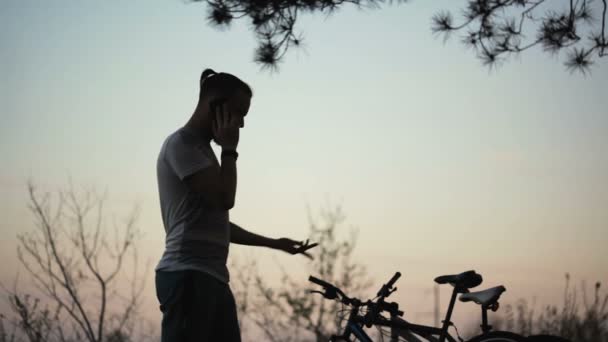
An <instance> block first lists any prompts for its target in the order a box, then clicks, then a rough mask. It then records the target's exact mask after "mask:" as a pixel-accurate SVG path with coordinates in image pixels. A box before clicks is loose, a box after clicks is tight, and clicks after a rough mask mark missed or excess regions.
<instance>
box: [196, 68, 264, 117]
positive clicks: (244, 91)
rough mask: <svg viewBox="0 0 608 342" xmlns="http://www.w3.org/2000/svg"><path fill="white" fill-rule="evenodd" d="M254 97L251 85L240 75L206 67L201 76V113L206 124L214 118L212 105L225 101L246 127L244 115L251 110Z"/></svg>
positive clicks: (227, 107) (231, 111) (229, 110)
mask: <svg viewBox="0 0 608 342" xmlns="http://www.w3.org/2000/svg"><path fill="white" fill-rule="evenodd" d="M252 97H253V92H252V91H251V88H250V87H249V85H247V83H245V82H243V81H242V80H241V79H239V78H238V77H236V76H234V75H232V74H228V73H223V72H220V73H216V72H215V71H213V70H212V69H205V70H204V71H203V73H202V74H201V78H200V93H199V101H198V107H199V108H198V109H199V110H198V111H199V115H201V116H202V117H201V119H202V121H204V122H205V123H206V124H208V123H210V122H211V120H213V117H212V115H213V113H211V110H210V106H211V105H212V104H214V103H217V102H222V101H223V102H224V103H225V106H226V107H225V108H226V110H228V112H230V114H232V115H235V118H236V119H238V120H240V127H244V117H245V115H247V112H249V106H250V104H251V98H252ZM205 126H206V125H205Z"/></svg>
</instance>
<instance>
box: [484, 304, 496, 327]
mask: <svg viewBox="0 0 608 342" xmlns="http://www.w3.org/2000/svg"><path fill="white" fill-rule="evenodd" d="M494 307H498V306H495V304H492V305H489V306H488V305H482V306H481V325H480V327H481V331H483V333H484V334H485V333H489V332H490V331H491V330H492V326H491V325H489V324H488V309H491V310H493V311H495V308H494Z"/></svg>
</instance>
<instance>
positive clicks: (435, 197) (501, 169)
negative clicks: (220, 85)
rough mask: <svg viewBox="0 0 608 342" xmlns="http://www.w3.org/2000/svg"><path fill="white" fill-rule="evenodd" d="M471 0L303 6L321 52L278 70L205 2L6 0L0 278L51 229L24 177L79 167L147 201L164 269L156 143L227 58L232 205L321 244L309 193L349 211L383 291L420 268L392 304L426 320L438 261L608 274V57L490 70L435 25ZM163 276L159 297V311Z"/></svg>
mask: <svg viewBox="0 0 608 342" xmlns="http://www.w3.org/2000/svg"><path fill="white" fill-rule="evenodd" d="M463 3H464V1H458V2H455V1H448V0H442V1H439V0H438V1H411V2H409V3H408V4H405V5H399V6H397V5H393V6H389V5H385V6H383V7H382V9H379V10H365V11H363V10H357V9H356V8H355V7H353V6H347V5H345V6H343V7H344V8H343V9H341V10H340V11H338V12H337V13H335V14H334V15H333V16H331V17H329V18H326V17H325V16H323V15H317V16H311V15H309V14H306V15H301V16H299V17H298V21H299V22H298V23H297V28H298V30H299V31H302V32H303V34H304V37H305V48H303V49H299V50H298V49H292V50H291V51H290V52H288V53H287V55H286V57H285V60H284V62H283V63H282V64H281V65H280V69H279V72H278V73H274V74H271V73H269V72H267V71H262V70H260V66H259V65H257V64H255V63H253V62H252V60H253V52H254V49H255V46H256V41H255V39H254V36H253V33H252V32H251V31H250V30H249V28H248V26H247V23H245V22H241V21H237V22H235V23H234V25H233V26H232V28H231V29H229V30H225V31H220V30H216V29H214V28H212V27H211V26H209V25H208V24H207V23H206V21H205V14H206V7H205V6H204V5H202V4H189V3H186V2H184V1H177V0H174V1H167V0H165V1H160V0H154V1H150V0H145V1H144V0H133V1H127V2H125V1H95V2H93V1H85V2H74V1H64V0H61V1H59V0H57V1H51V2H40V1H29V0H28V1H25V0H18V1H17V0H4V1H2V2H0V74H1V75H2V77H1V79H2V80H1V81H0V113H1V115H2V125H1V126H0V153H1V156H2V160H3V162H2V168H1V169H0V188H1V189H2V196H1V197H0V217H2V218H3V219H2V220H1V221H0V259H1V260H2V264H3V266H2V267H1V268H0V282H3V283H6V284H11V283H12V280H13V279H14V277H15V275H16V274H17V272H20V273H21V277H25V273H24V271H23V270H22V269H21V268H20V267H19V265H18V261H17V257H16V242H17V240H16V236H17V234H18V233H20V232H25V231H29V230H32V229H33V227H34V223H33V219H32V216H31V214H30V213H29V211H28V209H27V201H28V199H27V188H26V182H27V180H28V179H32V180H33V181H34V182H35V183H36V184H38V185H39V186H40V189H41V191H55V190H57V189H60V188H63V187H64V186H65V185H66V184H67V182H68V177H70V176H71V177H72V179H73V182H74V183H75V184H77V185H83V186H95V187H97V188H98V189H100V190H101V191H103V190H104V189H107V190H108V194H109V196H108V202H107V204H108V207H107V210H108V215H111V214H112V213H117V214H119V215H122V214H125V213H127V212H128V210H129V209H130V208H131V207H132V206H133V205H134V204H135V203H140V204H141V217H140V220H139V227H140V229H141V230H142V231H143V232H144V234H145V236H144V238H143V241H142V245H141V248H140V249H141V251H142V254H143V256H144V257H145V258H148V259H150V260H151V262H152V265H155V264H156V262H157V261H158V259H159V258H160V255H161V253H162V251H163V248H164V231H163V227H162V221H161V216H160V205H159V200H158V192H157V185H156V169H155V165H156V158H157V155H158V152H159V149H160V146H161V144H162V141H163V140H164V139H165V137H166V136H167V135H168V134H170V133H171V132H173V131H175V130H176V129H177V128H179V127H180V126H183V125H184V124H185V123H186V121H187V120H188V118H189V116H190V115H191V114H192V111H193V110H194V107H195V105H196V101H197V96H198V78H199V76H200V73H201V71H202V70H203V69H205V68H208V67H210V68H213V69H214V70H216V71H223V72H229V73H232V74H234V75H237V76H239V77H240V78H242V79H243V80H244V81H246V82H247V83H248V84H250V85H251V87H252V88H253V92H254V97H253V99H252V104H251V109H250V111H249V115H248V116H247V117H246V123H245V128H244V129H243V130H242V131H241V141H240V144H239V154H240V156H239V160H238V173H239V178H238V191H237V201H236V207H235V208H234V209H233V210H232V211H231V214H230V215H231V219H232V220H233V221H234V222H236V223H239V224H240V225H242V226H243V227H245V228H247V229H249V230H252V231H254V232H257V233H260V234H263V235H267V236H270V237H281V236H287V237H291V238H296V239H304V238H306V237H307V234H308V219H307V211H306V208H307V206H310V208H311V209H312V211H313V213H316V212H318V210H319V209H321V208H323V207H325V206H327V205H330V206H331V205H337V204H340V205H341V206H342V209H343V212H344V214H345V216H346V222H345V224H344V226H343V229H342V230H343V232H344V233H345V235H346V233H347V232H348V229H349V228H350V227H354V228H357V229H358V230H359V242H358V245H357V248H356V250H355V253H354V258H355V260H357V261H359V262H361V263H363V264H364V265H366V266H367V267H368V270H369V274H370V276H371V277H372V278H373V279H374V280H375V284H377V285H378V286H379V285H380V284H381V283H382V282H383V281H386V280H387V279H388V277H390V275H392V273H394V272H395V271H401V272H402V273H403V275H404V276H403V278H402V279H400V281H399V283H398V287H399V291H397V293H396V295H395V299H396V300H398V301H399V302H400V303H402V306H403V307H404V308H405V310H406V312H409V313H410V315H409V317H410V319H412V320H413V321H419V322H427V323H430V322H431V321H430V318H431V317H430V316H428V315H427V314H426V312H428V311H430V310H431V309H432V297H431V294H430V291H429V290H430V289H431V288H432V286H433V281H432V280H433V278H434V277H435V276H437V275H441V274H450V273H459V272H462V271H465V270H469V269H475V270H477V271H478V272H480V273H481V274H483V276H484V279H485V280H484V284H482V285H481V286H480V289H482V288H486V287H490V286H495V285H499V284H504V285H505V286H506V287H507V291H508V292H507V293H505V294H504V295H503V300H502V301H503V302H504V303H509V302H510V303H514V302H515V301H516V300H517V299H519V298H526V299H529V300H532V299H534V298H536V301H537V303H538V304H548V303H556V304H559V303H561V296H562V293H563V287H564V273H565V272H570V274H571V275H572V278H573V280H574V281H576V282H577V284H579V283H580V282H581V281H583V280H586V281H587V282H588V283H592V282H595V281H597V280H600V281H603V283H604V284H606V285H608V252H607V250H606V246H607V245H608V87H607V84H608V83H607V80H608V60H607V59H606V58H604V60H600V61H598V63H597V64H596V65H594V66H593V67H592V73H591V74H590V75H587V76H586V77H585V76H583V75H580V74H576V73H575V74H571V73H569V72H567V71H566V70H565V67H564V66H563V64H562V61H563V58H561V57H563V56H559V57H557V58H556V57H552V56H550V55H548V54H545V53H542V51H541V49H532V50H530V51H528V52H526V53H525V54H523V55H521V56H520V57H519V58H516V59H510V60H509V61H508V62H506V63H504V64H503V65H502V66H501V67H500V68H498V69H497V70H491V71H490V70H488V69H487V68H485V67H483V66H481V64H480V62H479V61H478V60H477V59H476V58H475V56H474V54H473V52H471V51H468V50H466V49H465V48H464V47H463V46H462V45H461V44H460V42H459V39H458V37H454V38H453V39H451V40H448V41H447V43H445V44H444V43H443V40H442V39H441V38H440V37H434V36H433V34H432V32H431V30H430V26H431V17H432V15H433V14H434V13H436V12H437V11H439V10H441V9H453V10H456V11H457V10H458V9H459V8H460V6H462V4H463ZM231 253H232V254H233V255H235V256H239V255H248V256H249V257H251V256H253V257H256V258H259V262H260V264H261V265H262V266H263V268H262V271H264V272H267V274H268V277H269V279H276V278H277V277H278V274H277V273H276V267H274V266H273V265H274V264H275V263H277V262H278V263H280V264H282V265H292V266H295V267H294V269H296V270H301V272H299V273H297V272H294V273H293V276H294V277H296V278H298V277H299V278H301V279H302V281H305V279H306V278H307V277H308V275H309V271H308V270H307V269H306V268H305V267H306V260H305V258H302V257H299V256H297V257H292V256H289V255H287V254H284V253H281V252H275V251H269V250H264V249H257V250H256V249H253V248H250V247H236V248H233V249H231ZM20 270H21V271H20ZM149 278H150V281H149V286H148V288H147V290H146V304H145V305H146V306H147V307H150V308H152V309H151V310H149V312H148V315H149V318H150V319H152V320H154V321H158V320H159V319H160V312H158V311H157V304H156V302H155V301H156V299H155V297H154V286H153V274H152V273H150V274H149ZM24 279H25V278H24ZM375 290H376V289H375V288H374V289H371V290H370V293H369V294H370V296H371V295H372V294H373V293H375ZM447 290H448V289H447V288H445V289H444V291H443V292H442V307H444V305H445V304H446V302H447V301H446V300H445V299H446V298H447V294H448V292H447ZM470 305H472V304H466V305H465V304H463V305H462V306H459V307H457V309H456V314H457V315H458V314H459V312H460V316H457V317H458V318H457V319H458V320H460V321H462V320H463V319H464V318H463V314H462V313H463V312H466V311H467V310H468V309H467V308H465V306H470ZM6 310H8V308H7V306H6V303H5V302H2V303H0V312H5V311H6ZM458 320H457V322H458Z"/></svg>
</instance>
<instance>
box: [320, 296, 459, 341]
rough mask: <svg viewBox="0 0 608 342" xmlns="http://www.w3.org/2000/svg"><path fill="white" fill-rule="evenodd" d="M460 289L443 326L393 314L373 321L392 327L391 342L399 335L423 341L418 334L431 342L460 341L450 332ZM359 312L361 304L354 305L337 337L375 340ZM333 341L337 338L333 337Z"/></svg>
mask: <svg viewBox="0 0 608 342" xmlns="http://www.w3.org/2000/svg"><path fill="white" fill-rule="evenodd" d="M459 290H460V289H458V288H456V287H455V288H454V290H453V291H452V297H451V298H450V305H449V306H448V311H447V313H446V316H445V320H444V321H443V325H442V326H441V328H437V327H430V326H426V325H419V324H413V323H409V322H407V321H406V320H403V319H401V318H399V317H398V316H391V319H390V320H386V319H384V320H375V321H374V322H372V323H373V325H377V326H386V327H389V328H391V342H397V341H398V339H399V337H402V338H404V339H405V340H406V341H407V342H423V340H421V339H420V338H418V337H417V336H416V335H418V336H421V337H422V338H424V339H426V341H429V342H445V341H446V340H447V341H449V342H458V341H457V340H456V339H455V338H454V337H452V335H450V334H449V332H448V329H449V327H450V325H452V322H451V321H450V318H451V317H452V311H453V309H454V306H455V303H456V297H457V296H458V293H459V292H460V291H459ZM358 313H359V306H355V307H353V308H352V310H351V312H350V315H349V318H348V322H347V323H346V327H345V329H344V333H343V334H342V335H340V336H335V338H337V339H344V340H346V341H348V340H349V338H350V336H351V335H354V336H355V337H357V338H358V339H359V341H361V342H373V341H372V339H371V338H370V337H369V335H367V333H366V332H365V331H364V330H363V327H362V326H363V324H364V322H365V320H364V317H362V316H360V315H359V314H358ZM331 341H337V340H336V339H333V338H332V340H331Z"/></svg>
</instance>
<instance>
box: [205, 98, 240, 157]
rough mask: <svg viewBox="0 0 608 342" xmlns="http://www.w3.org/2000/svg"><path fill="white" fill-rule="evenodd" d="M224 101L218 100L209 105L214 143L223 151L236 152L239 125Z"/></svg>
mask: <svg viewBox="0 0 608 342" xmlns="http://www.w3.org/2000/svg"><path fill="white" fill-rule="evenodd" d="M226 102H227V101H226V99H218V100H215V101H213V102H211V103H210V104H209V107H210V111H211V130H212V133H213V138H214V139H215V141H216V142H217V143H218V144H219V145H220V146H222V149H224V150H236V147H237V145H238V144H239V123H238V120H236V118H235V117H234V115H231V113H230V112H229V111H228V109H227V106H226Z"/></svg>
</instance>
